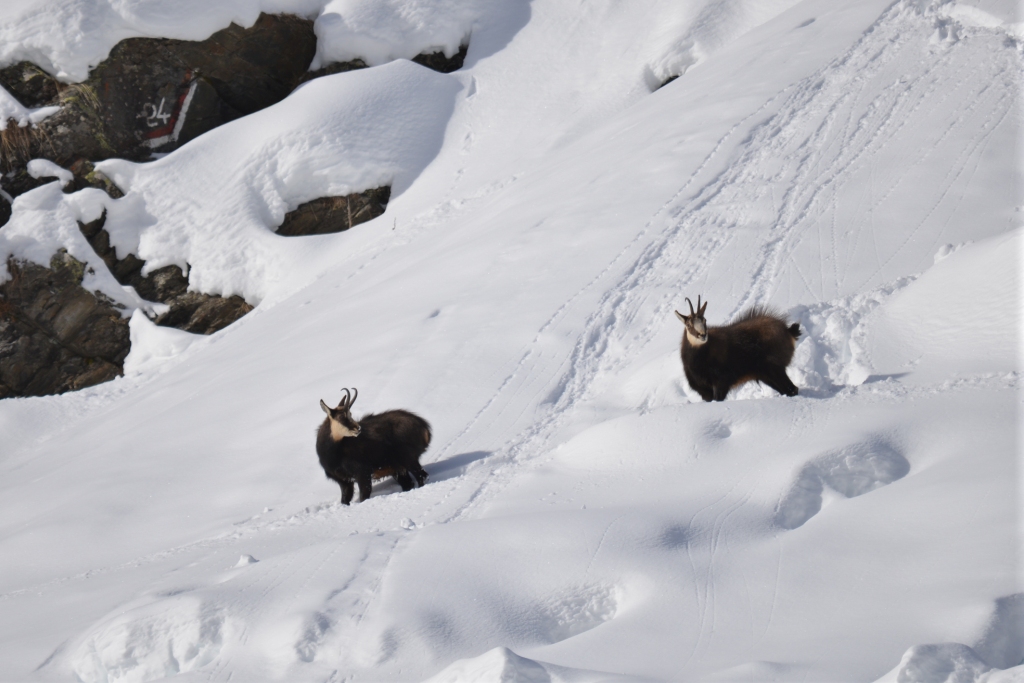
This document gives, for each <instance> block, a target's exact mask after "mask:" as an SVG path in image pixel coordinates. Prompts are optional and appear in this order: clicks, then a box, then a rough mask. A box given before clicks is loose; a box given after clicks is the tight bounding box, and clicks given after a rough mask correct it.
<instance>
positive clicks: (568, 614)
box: [528, 586, 618, 643]
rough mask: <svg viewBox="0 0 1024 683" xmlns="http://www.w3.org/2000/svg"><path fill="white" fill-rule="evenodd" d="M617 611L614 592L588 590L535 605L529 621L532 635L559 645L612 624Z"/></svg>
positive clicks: (604, 588) (599, 588) (596, 588)
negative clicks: (594, 629) (606, 624)
mask: <svg viewBox="0 0 1024 683" xmlns="http://www.w3.org/2000/svg"><path fill="white" fill-rule="evenodd" d="M617 610H618V601H617V600H616V598H615V588H614V587H612V586H585V587H580V588H579V589H577V590H575V591H572V592H570V593H568V594H564V595H560V596H558V597H556V598H554V599H552V600H550V601H549V602H546V603H542V604H540V605H536V606H535V607H534V609H532V610H531V614H530V616H529V617H528V619H529V621H530V622H532V623H530V624H529V626H530V628H529V630H530V632H532V633H536V634H540V635H541V640H542V641H543V642H545V643H557V642H560V641H562V640H565V639H567V638H571V637H573V636H576V635H579V634H580V633H584V632H585V631H589V630H591V629H593V628H596V627H598V626H600V625H601V624H603V623H604V622H606V621H609V620H610V619H612V618H613V617H614V616H615V613H616V611H617Z"/></svg>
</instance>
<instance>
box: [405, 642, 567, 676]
mask: <svg viewBox="0 0 1024 683" xmlns="http://www.w3.org/2000/svg"><path fill="white" fill-rule="evenodd" d="M550 681H551V676H550V675H549V674H548V672H547V669H545V668H544V666H543V665H541V664H539V663H538V662H535V661H533V660H532V659H526V658H525V657H520V656H519V655H517V654H516V653H515V652H512V650H509V649H508V648H504V647H496V648H494V649H493V650H490V651H488V652H485V653H484V654H482V655H480V656H479V657H473V658H472V659H460V660H458V661H456V662H453V663H452V664H451V665H449V666H448V668H446V669H445V670H444V671H442V672H440V673H439V674H437V675H435V676H431V677H430V678H429V679H427V681H425V683H550Z"/></svg>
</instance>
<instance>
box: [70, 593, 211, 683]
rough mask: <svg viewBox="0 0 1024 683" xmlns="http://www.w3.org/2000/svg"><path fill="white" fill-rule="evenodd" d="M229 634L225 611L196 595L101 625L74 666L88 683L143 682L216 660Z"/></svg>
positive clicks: (139, 609)
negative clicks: (195, 596) (197, 597)
mask: <svg viewBox="0 0 1024 683" xmlns="http://www.w3.org/2000/svg"><path fill="white" fill-rule="evenodd" d="M229 632H230V624H229V620H228V618H227V615H226V614H225V613H224V611H223V610H221V609H219V608H218V607H216V606H215V605H212V604H206V603H204V602H202V601H201V600H198V599H196V598H193V597H180V596H179V597H175V598H172V599H170V600H163V601H160V602H157V603H155V604H152V605H145V606H142V607H137V608H135V609H130V610H128V611H125V612H123V613H120V614H118V616H116V617H114V618H112V619H111V620H110V621H109V622H108V623H106V624H103V625H101V626H100V627H98V628H97V629H96V630H95V631H94V632H93V634H92V635H91V636H89V637H88V638H87V639H86V640H85V642H84V643H82V645H81V646H80V647H79V649H78V653H77V655H76V656H75V658H74V660H73V662H72V669H73V670H74V672H75V674H76V675H77V676H78V678H79V680H81V681H83V682H84V683H141V682H143V681H153V680H157V679H160V678H165V677H167V676H174V675H176V674H180V673H185V672H188V671H194V670H196V669H199V668H200V667H203V666H205V665H207V664H209V663H210V662H212V661H214V660H215V659H216V658H217V657H218V655H219V654H220V651H221V646H222V644H223V642H224V639H225V636H226V634H228V633H229Z"/></svg>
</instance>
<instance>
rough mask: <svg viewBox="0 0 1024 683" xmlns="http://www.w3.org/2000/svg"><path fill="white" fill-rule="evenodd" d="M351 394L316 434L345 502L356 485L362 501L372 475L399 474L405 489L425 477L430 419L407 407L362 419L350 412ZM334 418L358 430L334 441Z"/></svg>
mask: <svg viewBox="0 0 1024 683" xmlns="http://www.w3.org/2000/svg"><path fill="white" fill-rule="evenodd" d="M354 402H355V398H354V397H353V398H352V400H351V401H349V402H347V403H346V399H342V402H341V403H340V404H339V405H338V407H337V408H332V409H329V410H330V414H329V417H327V418H325V419H324V421H323V423H322V424H321V425H320V429H319V430H318V431H317V434H316V454H317V455H318V456H319V458H320V466H321V467H323V468H324V473H325V474H326V475H327V477H328V478H329V479H333V480H334V481H336V482H338V485H339V486H340V487H341V502H342V504H343V505H348V504H349V503H351V502H352V495H353V493H354V486H355V485H358V486H359V502H362V501H364V500H366V499H367V498H369V497H370V492H371V490H372V488H373V479H375V478H376V479H381V478H383V477H386V476H388V475H391V476H393V477H394V478H395V481H396V482H398V484H399V486H401V487H402V490H403V491H408V490H410V489H411V488H413V479H415V481H416V484H417V485H418V486H423V485H424V484H425V483H426V481H427V473H426V471H424V469H423V468H422V467H420V462H419V458H420V455H422V454H423V452H424V451H426V450H427V447H428V446H429V445H430V425H429V424H428V423H427V421H426V420H424V419H423V418H421V417H420V416H418V415H415V414H413V413H410V412H409V411H407V410H388V411H386V412H383V413H380V414H377V415H374V414H370V415H364V416H363V418H362V419H361V420H359V422H356V421H355V420H353V419H352V417H351V414H350V412H349V410H350V408H351V405H352V403H354ZM331 417H334V418H336V419H338V421H339V422H340V423H341V424H343V425H345V426H346V427H348V428H350V429H351V428H352V427H353V426H354V428H355V429H356V430H357V431H358V435H356V436H346V437H344V438H342V439H338V440H335V438H334V437H333V436H332V435H331Z"/></svg>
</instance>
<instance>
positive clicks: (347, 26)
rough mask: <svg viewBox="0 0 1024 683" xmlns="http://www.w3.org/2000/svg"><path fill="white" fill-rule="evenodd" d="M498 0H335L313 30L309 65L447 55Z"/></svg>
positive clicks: (384, 61)
mask: <svg viewBox="0 0 1024 683" xmlns="http://www.w3.org/2000/svg"><path fill="white" fill-rule="evenodd" d="M501 4H502V3H500V2H499V1H498V0H472V1H470V2H460V1H458V0H412V1H410V0H383V1H381V0H333V1H332V2H329V3H328V4H327V5H326V6H325V7H324V9H323V12H322V13H321V14H320V16H319V17H318V18H317V20H316V24H315V25H314V27H313V30H314V31H315V32H316V37H317V52H316V57H314V59H313V64H312V65H311V66H310V68H311V69H318V68H320V67H321V66H323V65H325V64H329V63H331V62H347V61H350V60H353V59H362V60H363V61H364V62H366V63H367V64H369V65H370V66H377V65H379V64H384V63H386V62H390V61H392V60H395V59H412V58H413V57H415V56H416V55H418V54H421V53H424V52H443V53H444V55H445V56H446V57H451V56H452V55H454V54H455V53H456V52H458V51H459V47H460V46H461V45H462V44H464V43H466V42H468V39H469V35H470V33H471V32H472V30H473V27H474V26H476V25H477V24H478V23H479V22H480V21H481V19H482V18H483V17H484V16H486V15H487V14H488V13H489V12H492V11H494V10H496V9H498V8H499V7H500V5H501Z"/></svg>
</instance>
